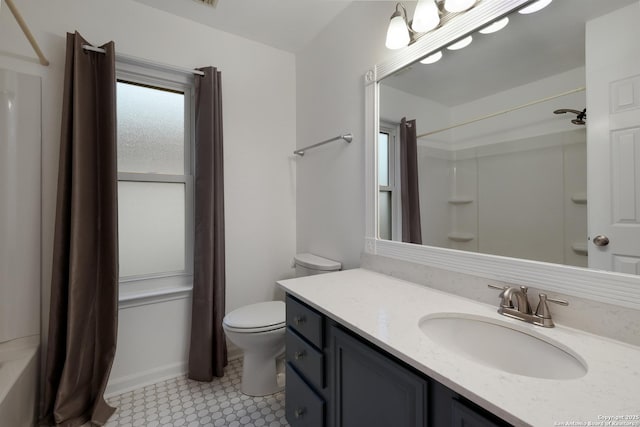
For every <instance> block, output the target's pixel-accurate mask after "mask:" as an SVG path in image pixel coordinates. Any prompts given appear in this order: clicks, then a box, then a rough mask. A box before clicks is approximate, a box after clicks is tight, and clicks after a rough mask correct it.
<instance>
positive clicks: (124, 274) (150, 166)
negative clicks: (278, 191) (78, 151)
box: [116, 64, 193, 288]
mask: <svg viewBox="0 0 640 427" xmlns="http://www.w3.org/2000/svg"><path fill="white" fill-rule="evenodd" d="M118 65H119V66H118V69H117V77H118V81H117V83H116V91H117V118H118V123H117V128H118V153H117V154H118V229H119V230H118V239H119V263H120V282H121V283H135V282H138V283H145V284H147V285H148V284H149V283H162V285H163V287H165V286H170V285H185V284H188V282H190V281H191V276H192V273H193V267H192V264H193V263H192V260H193V256H192V242H193V237H192V236H193V220H192V218H193V174H192V170H193V166H192V164H193V155H192V150H193V143H192V135H193V132H192V129H193V119H192V114H191V113H192V111H193V105H192V98H193V97H192V93H193V90H192V83H191V82H192V78H191V79H189V78H187V77H186V76H184V77H183V76H181V75H177V76H175V78H169V79H167V76H166V74H168V73H163V75H162V78H158V77H157V76H158V74H159V73H158V72H154V70H148V73H147V74H145V72H144V71H142V72H141V70H140V68H143V67H130V66H127V64H124V65H122V64H118ZM132 68H133V69H134V70H136V71H134V72H132V71H130V70H131V69H132ZM147 287H148V286H145V288H147Z"/></svg>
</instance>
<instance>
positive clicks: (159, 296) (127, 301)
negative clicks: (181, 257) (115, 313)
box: [118, 286, 193, 310]
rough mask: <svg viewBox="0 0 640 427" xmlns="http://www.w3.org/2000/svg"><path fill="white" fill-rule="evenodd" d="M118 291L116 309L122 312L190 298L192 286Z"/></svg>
mask: <svg viewBox="0 0 640 427" xmlns="http://www.w3.org/2000/svg"><path fill="white" fill-rule="evenodd" d="M120 289H121V291H120V297H119V299H118V309H120V310H124V309H127V308H132V307H140V306H143V305H149V304H158V303H161V302H166V301H173V300H177V299H186V298H190V297H191V293H192V291H193V286H175V287H171V288H153V289H144V290H136V291H125V292H122V287H120Z"/></svg>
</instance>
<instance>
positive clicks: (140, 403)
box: [106, 359, 289, 427]
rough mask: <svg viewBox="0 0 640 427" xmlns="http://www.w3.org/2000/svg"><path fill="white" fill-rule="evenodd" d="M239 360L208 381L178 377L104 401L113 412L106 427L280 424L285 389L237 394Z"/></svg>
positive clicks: (278, 426) (258, 426)
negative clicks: (273, 391)
mask: <svg viewBox="0 0 640 427" xmlns="http://www.w3.org/2000/svg"><path fill="white" fill-rule="evenodd" d="M241 372H242V362H241V360H239V359H238V360H234V361H231V362H230V363H229V365H228V366H227V367H226V369H225V376H224V377H223V378H216V379H215V380H214V381H213V382H211V383H201V382H198V381H192V380H189V379H187V378H186V377H178V378H173V379H170V380H166V381H163V382H160V383H157V384H153V385H150V386H147V387H144V388H140V389H138V390H134V391H131V392H128V393H123V394H120V395H117V396H113V397H111V398H110V399H108V402H109V403H110V404H111V405H113V406H116V407H117V408H118V410H117V411H116V413H115V414H114V415H113V416H112V417H111V418H110V419H109V422H108V423H107V424H106V427H134V426H146V427H174V426H185V427H196V426H197V427H200V426H208V427H212V426H216V427H219V426H228V427H261V426H262V427H281V426H285V427H286V426H289V424H288V423H287V421H286V420H285V418H284V393H277V394H273V395H270V396H264V397H251V396H246V395H244V394H242V393H240V374H241Z"/></svg>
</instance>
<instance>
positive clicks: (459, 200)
mask: <svg viewBox="0 0 640 427" xmlns="http://www.w3.org/2000/svg"><path fill="white" fill-rule="evenodd" d="M469 203H473V199H472V198H470V197H452V198H450V199H449V204H451V205H466V204H469Z"/></svg>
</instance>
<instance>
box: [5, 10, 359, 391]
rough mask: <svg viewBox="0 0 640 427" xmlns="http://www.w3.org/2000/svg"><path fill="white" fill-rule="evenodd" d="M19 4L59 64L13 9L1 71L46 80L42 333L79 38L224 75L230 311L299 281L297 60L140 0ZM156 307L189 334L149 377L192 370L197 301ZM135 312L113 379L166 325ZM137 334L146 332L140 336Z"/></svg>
mask: <svg viewBox="0 0 640 427" xmlns="http://www.w3.org/2000/svg"><path fill="white" fill-rule="evenodd" d="M16 4H17V6H18V8H19V9H20V10H21V12H22V14H23V15H24V18H25V19H26V21H27V22H28V23H29V25H30V27H31V29H32V31H33V32H34V35H35V37H36V39H37V40H38V41H39V43H40V44H41V46H42V48H43V50H44V52H45V54H46V55H47V57H48V59H49V60H50V61H51V65H50V66H49V67H46V68H45V67H41V66H40V65H37V64H35V63H34V60H33V59H32V58H34V54H33V52H32V51H31V48H30V46H29V45H28V43H27V41H26V39H25V38H24V36H23V35H22V34H21V33H20V31H19V29H18V27H17V25H16V23H15V21H14V20H13V18H12V16H11V15H10V13H9V10H8V9H7V8H6V7H3V8H2V11H1V13H0V67H3V68H9V69H14V70H20V71H24V72H28V73H32V74H36V75H40V76H42V85H43V109H42V115H43V122H42V129H43V139H42V146H43V148H42V150H43V151H42V177H43V178H42V182H43V188H42V203H43V216H42V226H43V236H42V238H43V241H42V251H43V260H42V286H43V323H44V325H43V331H45V332H46V330H47V325H46V323H47V319H48V314H47V313H48V304H49V302H48V301H49V287H50V275H51V258H52V253H51V252H52V244H53V243H52V242H53V223H54V213H55V198H56V182H57V165H58V148H59V137H60V117H61V105H62V99H61V95H62V78H63V71H64V70H63V68H64V49H65V42H64V41H65V33H66V32H67V31H69V32H73V31H75V30H78V31H79V32H80V33H81V34H82V35H83V36H84V37H85V38H86V39H87V40H89V41H91V42H92V43H94V44H96V45H98V44H102V43H105V42H107V41H110V40H114V41H115V44H116V51H117V52H120V53H123V54H127V55H132V56H137V57H141V58H145V59H149V60H153V61H158V62H161V63H166V64H172V65H176V66H182V67H197V66H206V65H213V66H216V67H218V68H219V69H220V70H221V71H222V92H223V110H224V111H223V116H224V140H225V147H224V150H225V158H224V162H225V189H226V191H225V214H226V250H227V252H226V254H227V258H226V266H227V310H232V309H234V308H237V307H239V306H241V305H244V304H247V303H251V302H257V301H264V300H270V299H272V298H273V296H274V292H275V280H277V279H281V278H284V277H289V276H291V275H292V273H293V270H291V269H290V260H291V256H292V255H293V254H294V252H295V219H296V213H295V212H296V207H295V170H296V165H295V162H292V161H291V160H290V158H289V154H290V153H291V152H292V151H293V150H294V148H295V124H296V108H295V103H296V98H295V90H296V73H295V59H294V56H293V55H292V54H290V53H287V52H283V51H279V50H277V49H273V48H270V47H267V46H265V45H262V44H260V43H256V42H253V41H249V40H246V39H243V38H240V37H237V36H234V35H231V34H228V33H224V32H221V31H217V30H214V29H211V28H209V27H206V26H203V25H200V24H197V23H194V22H191V21H188V20H185V19H181V18H178V17H175V16H172V15H169V14H167V13H165V12H162V11H159V10H157V9H154V8H151V7H148V6H145V5H142V4H140V3H137V2H134V1H131V0H114V1H109V2H105V1H99V0H60V1H55V2H41V1H36V0H17V1H16ZM333 132H334V131H333V130H332V132H331V133H333ZM358 188H360V187H358ZM360 193H362V192H361V191H360V190H358V195H359V196H360ZM184 301H188V300H183V302H184ZM163 304H171V303H163ZM178 305H180V304H178ZM155 309H156V310H157V313H156V314H157V315H158V316H162V314H163V313H165V312H166V313H172V314H171V316H175V317H176V318H177V320H176V322H178V324H180V325H182V326H181V328H179V330H167V331H165V332H166V333H165V334H163V338H162V344H163V346H160V347H155V348H154V353H155V354H162V353H163V352H165V353H164V354H165V355H167V354H170V355H175V356H173V357H174V359H175V360H167V359H166V358H165V359H164V360H160V359H157V360H154V359H149V360H148V363H147V364H146V366H145V367H146V369H147V370H153V369H160V368H162V366H161V365H165V366H170V365H175V364H179V363H183V362H184V354H185V349H184V336H185V334H187V330H188V327H187V325H186V324H185V323H184V322H183V321H182V319H184V318H185V316H186V314H187V312H188V310H189V306H188V303H183V304H182V306H181V307H180V308H177V307H175V306H173V305H172V306H167V307H164V306H162V305H159V306H157V307H155ZM126 310H128V311H127V312H126V313H124V312H123V313H121V321H120V334H119V336H120V337H121V339H120V340H119V346H118V353H117V355H116V359H117V360H116V365H115V366H114V375H113V376H112V380H118V378H116V376H119V377H125V376H127V375H133V374H135V373H136V371H137V370H138V369H139V366H138V365H136V363H135V360H136V357H137V356H136V354H137V353H139V352H141V351H144V350H145V349H144V346H145V345H146V343H147V342H146V341H145V340H139V339H138V338H139V336H140V335H144V334H148V335H149V336H152V335H153V334H154V333H155V332H157V331H156V329H157V328H158V326H157V325H154V324H150V325H147V324H145V323H144V322H143V321H141V320H142V319H144V317H145V315H146V314H145V311H144V310H146V309H142V308H139V307H134V308H129V309H126ZM186 317H188V316H186ZM130 330H137V331H139V334H134V335H133V336H130V334H129V333H128V332H129V331H130ZM176 348H178V349H180V351H177V352H176V351H174V349H176ZM147 353H149V351H147Z"/></svg>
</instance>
